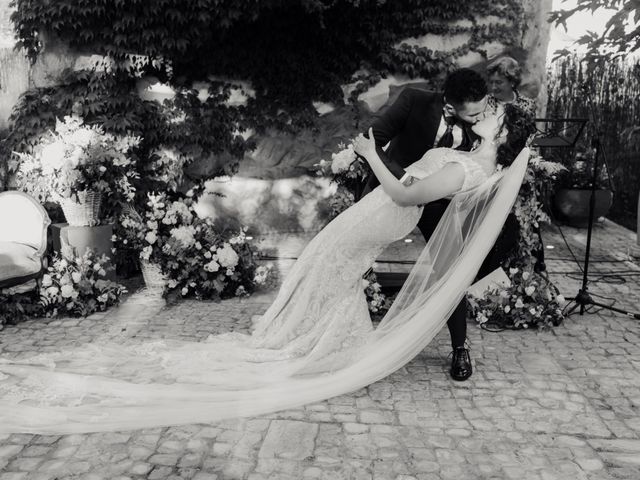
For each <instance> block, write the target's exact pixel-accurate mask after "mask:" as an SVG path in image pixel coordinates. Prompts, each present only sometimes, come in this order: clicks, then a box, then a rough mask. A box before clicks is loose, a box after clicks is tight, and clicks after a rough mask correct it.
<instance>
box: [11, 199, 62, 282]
mask: <svg viewBox="0 0 640 480" xmlns="http://www.w3.org/2000/svg"><path fill="white" fill-rule="evenodd" d="M50 223H51V220H50V219H49V215H47V212H46V211H45V209H44V208H43V207H42V205H40V204H39V203H38V202H37V201H36V200H35V199H34V198H33V197H31V196H30V195H27V194H26V193H23V192H17V191H7V192H2V193H0V290H2V289H5V288H11V291H12V293H17V292H23V291H28V290H30V289H32V288H33V287H34V285H35V279H37V278H38V277H39V276H40V275H42V271H43V268H44V259H45V252H46V249H47V227H48V226H49V224H50ZM32 280H33V281H32Z"/></svg>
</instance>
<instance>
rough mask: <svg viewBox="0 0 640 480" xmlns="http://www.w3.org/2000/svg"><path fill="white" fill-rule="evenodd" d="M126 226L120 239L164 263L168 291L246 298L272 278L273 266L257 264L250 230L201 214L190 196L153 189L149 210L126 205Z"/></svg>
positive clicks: (142, 256) (146, 258)
mask: <svg viewBox="0 0 640 480" xmlns="http://www.w3.org/2000/svg"><path fill="white" fill-rule="evenodd" d="M120 225H121V227H122V231H121V232H120V233H119V235H116V236H115V238H114V241H116V242H120V243H121V244H122V245H123V246H127V247H133V248H135V249H136V250H137V251H138V252H139V258H140V260H141V261H146V262H150V263H152V264H155V265H157V266H159V267H160V268H161V270H162V273H163V274H164V275H165V276H166V277H167V280H168V284H167V287H168V289H170V290H173V289H179V290H180V292H181V293H182V295H183V296H187V295H192V296H195V297H197V298H225V297H232V296H242V295H246V294H249V293H251V292H252V291H254V290H255V289H256V288H259V287H261V286H264V285H265V284H267V283H268V281H269V276H270V275H269V273H270V267H268V266H263V267H257V266H256V263H255V260H254V255H253V251H252V250H251V247H250V245H249V243H248V242H247V239H246V235H245V232H246V229H245V228H241V227H239V226H237V227H226V226H225V227H222V228H219V226H218V228H217V226H216V225H215V224H214V222H213V221H212V220H211V219H209V218H206V219H203V218H200V217H198V215H197V213H196V212H195V211H194V209H193V199H192V198H191V197H189V196H187V197H184V198H179V199H177V200H172V199H170V198H169V197H168V195H167V194H166V193H160V194H151V193H150V194H148V195H147V204H146V209H145V210H144V212H143V213H142V214H139V213H137V212H135V211H133V210H132V209H125V211H124V212H123V214H122V216H121V218H120Z"/></svg>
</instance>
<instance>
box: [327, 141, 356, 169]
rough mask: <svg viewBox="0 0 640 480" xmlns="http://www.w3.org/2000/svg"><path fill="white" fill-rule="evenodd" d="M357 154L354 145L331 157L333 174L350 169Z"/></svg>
mask: <svg viewBox="0 0 640 480" xmlns="http://www.w3.org/2000/svg"><path fill="white" fill-rule="evenodd" d="M355 159H356V154H355V152H354V150H353V145H349V146H348V147H347V148H345V149H343V150H341V151H339V152H338V153H334V154H332V155H331V160H332V162H331V172H333V173H334V174H338V173H341V172H344V171H346V170H348V169H349V166H350V165H351V164H352V163H353V162H354V161H355Z"/></svg>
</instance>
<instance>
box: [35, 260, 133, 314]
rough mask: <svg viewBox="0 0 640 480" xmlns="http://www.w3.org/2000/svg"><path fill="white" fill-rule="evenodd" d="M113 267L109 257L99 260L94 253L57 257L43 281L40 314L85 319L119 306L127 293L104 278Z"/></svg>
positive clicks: (120, 286) (121, 287)
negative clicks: (115, 305)
mask: <svg viewBox="0 0 640 480" xmlns="http://www.w3.org/2000/svg"><path fill="white" fill-rule="evenodd" d="M112 268H113V267H111V266H110V265H109V260H108V258H107V256H106V255H102V256H99V257H98V256H96V255H94V254H93V253H92V251H91V250H87V251H86V252H85V253H84V255H82V256H79V257H75V256H73V255H67V254H64V255H63V256H60V255H57V254H56V255H55V256H54V257H53V259H52V261H51V264H50V265H49V266H48V267H47V271H46V273H45V274H44V275H43V277H42V280H41V282H40V288H39V295H40V305H42V307H43V311H42V312H41V314H42V315H44V316H47V317H53V316H56V315H58V314H61V313H64V314H65V315H76V316H85V317H86V316H87V315H89V314H91V313H93V312H96V311H104V310H106V309H107V308H108V307H110V306H111V305H114V304H116V303H118V301H119V299H120V296H121V295H122V294H123V293H125V292H126V291H127V290H126V289H125V288H124V286H122V285H120V284H118V283H116V282H112V281H110V280H107V279H106V278H104V277H105V276H106V274H107V271H108V270H110V269H112Z"/></svg>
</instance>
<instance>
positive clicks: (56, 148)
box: [40, 142, 65, 175]
mask: <svg viewBox="0 0 640 480" xmlns="http://www.w3.org/2000/svg"><path fill="white" fill-rule="evenodd" d="M40 162H41V164H42V172H43V173H44V174H45V175H49V174H51V173H53V172H54V171H55V170H59V169H60V168H62V166H63V165H64V162H65V157H64V146H63V145H62V144H60V143H59V142H54V143H50V144H49V145H47V146H46V147H44V148H43V149H42V152H41V153H40Z"/></svg>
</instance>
